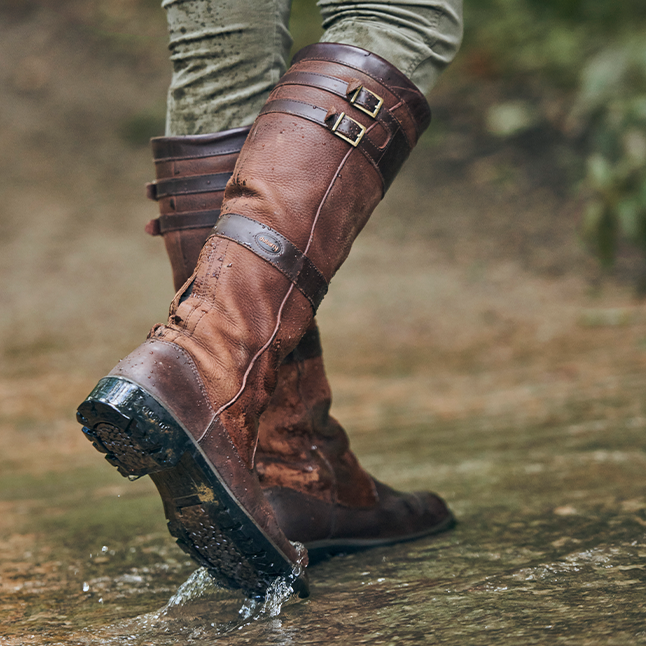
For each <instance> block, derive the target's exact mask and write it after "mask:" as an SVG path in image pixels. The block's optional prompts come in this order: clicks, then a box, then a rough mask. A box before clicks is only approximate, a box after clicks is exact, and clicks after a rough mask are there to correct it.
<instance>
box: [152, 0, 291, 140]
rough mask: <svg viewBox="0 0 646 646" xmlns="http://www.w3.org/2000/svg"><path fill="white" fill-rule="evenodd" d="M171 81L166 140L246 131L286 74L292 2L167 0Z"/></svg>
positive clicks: (265, 0) (284, 0)
mask: <svg viewBox="0 0 646 646" xmlns="http://www.w3.org/2000/svg"><path fill="white" fill-rule="evenodd" d="M162 7H164V9H166V15H167V19H168V30H169V34H170V45H169V49H170V52H171V56H170V59H171V62H172V65H173V76H172V79H171V84H170V87H169V90H168V112H167V119H166V135H167V136H177V135H199V134H206V133H214V132H221V131H223V130H227V129H230V128H239V127H241V126H250V125H251V124H252V123H253V121H254V119H255V118H256V116H257V114H258V112H259V111H260V108H261V107H262V106H263V104H264V103H265V101H266V100H267V96H268V95H269V92H270V91H271V90H272V88H273V87H274V85H275V84H276V83H277V82H278V79H279V78H280V77H281V76H282V74H283V73H284V72H285V69H286V68H287V64H288V59H289V50H290V47H291V44H292V39H291V37H290V35H289V31H288V23H289V13H290V10H291V0H164V1H163V2H162Z"/></svg>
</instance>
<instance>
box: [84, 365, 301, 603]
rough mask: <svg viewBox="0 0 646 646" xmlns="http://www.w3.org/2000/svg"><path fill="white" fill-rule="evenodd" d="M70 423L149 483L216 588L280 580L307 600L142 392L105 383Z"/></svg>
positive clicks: (287, 568)
mask: <svg viewBox="0 0 646 646" xmlns="http://www.w3.org/2000/svg"><path fill="white" fill-rule="evenodd" d="M77 419H78V421H79V423H80V424H82V426H83V432H84V433H85V436H86V437H87V438H88V439H89V440H90V441H91V442H92V444H93V445H94V447H95V448H96V449H97V451H100V452H101V453H105V454H106V455H105V459H106V460H107V461H108V462H109V463H110V464H111V465H113V466H115V467H116V468H117V469H118V471H119V473H120V474H121V475H123V476H125V477H129V478H133V477H140V476H144V475H149V476H150V477H151V478H152V480H153V482H154V483H155V485H156V487H157V490H158V491H159V493H160V495H161V498H162V501H163V503H164V512H165V514H166V519H167V521H168V529H169V531H170V533H171V534H172V535H173V536H174V537H175V538H176V539H177V544H178V545H179V546H180V547H181V548H182V549H183V550H184V551H185V552H187V553H188V554H189V555H190V556H191V557H192V558H193V559H194V560H195V561H197V562H198V563H199V564H200V565H203V566H205V567H207V568H208V569H209V571H210V572H211V573H212V575H213V576H214V577H215V578H216V579H217V580H218V581H219V582H220V583H221V584H223V585H225V586H227V587H229V588H234V589H239V588H241V589H242V590H244V592H245V593H246V594H248V595H249V596H251V597H264V596H265V593H266V591H267V589H268V588H269V586H270V585H271V584H272V583H273V582H274V581H275V580H276V578H278V577H282V578H284V579H285V580H287V582H288V583H289V584H290V585H291V586H292V588H293V589H294V592H296V593H298V594H299V596H301V597H306V596H308V594H309V589H308V583H307V577H306V575H305V572H304V569H303V568H302V567H301V566H300V565H298V564H294V563H292V562H291V561H290V560H289V559H288V558H287V557H286V556H285V554H283V552H282V551H281V550H279V549H278V548H277V547H276V546H275V545H274V543H273V542H272V541H271V539H270V538H269V537H268V536H267V535H266V534H265V533H264V532H263V531H262V529H261V528H260V527H259V526H258V525H257V524H256V523H255V521H254V520H253V518H252V517H251V516H250V515H249V514H248V513H247V512H246V510H245V509H244V508H243V507H242V506H241V504H240V503H239V502H238V501H237V500H236V498H235V497H234V495H233V494H232V492H231V491H230V489H229V488H228V487H227V485H226V483H225V482H224V481H223V479H222V478H221V476H220V474H218V473H217V471H216V470H215V469H214V468H213V466H212V465H211V464H210V462H209V461H208V459H207V458H206V456H205V455H204V454H203V453H202V451H201V450H200V449H199V447H198V446H197V445H196V444H195V442H194V441H193V440H192V438H191V437H190V435H189V434H188V433H187V432H186V431H185V430H184V429H183V428H182V426H181V425H180V424H179V422H178V421H177V420H176V419H175V418H174V416H173V415H172V414H171V413H170V412H169V411H168V410H167V409H166V408H165V407H164V406H163V405H162V404H161V403H160V402H158V401H157V400H156V399H155V398H154V397H153V396H152V395H151V394H150V393H148V392H147V391H146V390H145V389H144V388H142V387H141V386H139V385H138V384H135V383H134V382H131V381H129V380H127V379H124V378H122V377H105V378H104V379H102V380H101V381H100V382H99V383H98V384H97V386H96V388H95V389H94V390H93V391H92V392H91V393H90V395H89V396H88V397H87V399H86V400H85V401H84V402H83V403H82V404H81V405H80V406H79V408H78V412H77ZM295 546H297V544H296V545H295ZM297 549H298V547H297Z"/></svg>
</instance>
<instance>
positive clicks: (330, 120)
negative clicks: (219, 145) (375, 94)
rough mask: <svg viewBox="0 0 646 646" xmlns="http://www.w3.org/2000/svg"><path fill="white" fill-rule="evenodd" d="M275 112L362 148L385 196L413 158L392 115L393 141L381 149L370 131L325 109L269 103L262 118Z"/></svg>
mask: <svg viewBox="0 0 646 646" xmlns="http://www.w3.org/2000/svg"><path fill="white" fill-rule="evenodd" d="M272 112H280V113H284V114H291V115H294V116H297V117H302V118H303V119H308V120H309V121H313V122H314V123H317V124H319V125H320V126H323V127H324V128H326V129H328V130H330V131H331V132H332V133H333V134H335V135H336V136H338V137H340V138H341V139H343V140H344V141H346V142H348V143H349V144H350V145H352V146H354V147H355V148H358V149H359V150H360V151H361V152H362V153H363V154H364V155H365V156H366V158H367V159H368V161H369V162H370V163H371V164H372V165H373V166H374V167H375V169H376V170H377V172H378V173H379V175H380V177H381V179H382V181H383V187H384V193H385V192H386V191H387V190H388V188H389V187H390V185H391V184H392V182H393V180H394V179H395V177H396V176H397V173H398V172H399V169H400V168H401V166H402V164H403V163H404V162H405V161H406V159H407V158H408V155H409V154H410V150H411V149H410V145H409V143H408V140H407V139H406V136H405V135H404V132H403V130H402V129H401V127H399V124H398V123H397V122H396V120H395V119H394V118H393V117H392V115H389V117H390V119H391V120H392V123H389V124H388V126H386V127H387V129H388V130H389V131H390V133H391V137H390V138H389V140H388V141H387V142H386V144H385V145H384V146H383V147H381V148H379V147H378V146H376V145H375V144H374V143H372V141H370V138H369V135H368V130H367V128H366V127H365V126H363V125H362V124H360V123H359V122H358V121H355V120H354V119H352V118H351V117H348V116H347V115H346V114H345V113H344V112H341V113H335V112H333V113H330V112H329V111H328V110H325V109H324V108H319V107H318V106H315V105H310V104H309V103H304V102H302V101H294V100H292V99H275V100H273V101H268V102H267V103H265V105H264V106H263V108H262V110H261V111H260V114H269V113H272ZM382 113H384V114H388V113H387V111H385V110H381V111H380V114H382ZM395 124H396V125H395Z"/></svg>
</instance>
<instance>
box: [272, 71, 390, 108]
mask: <svg viewBox="0 0 646 646" xmlns="http://www.w3.org/2000/svg"><path fill="white" fill-rule="evenodd" d="M280 84H281V85H307V86H309V87H316V88H319V89H320V90H326V91H327V92H331V93H332V94H336V95H337V96H340V97H342V98H344V99H347V100H348V101H349V102H350V103H351V104H352V105H354V106H355V107H356V108H357V109H359V110H361V111H362V112H365V113H366V114H367V115H368V116H370V117H372V118H373V119H376V118H377V115H378V114H379V113H380V112H382V110H381V108H382V106H383V102H384V100H383V98H382V97H381V96H379V95H378V94H376V93H375V92H373V91H372V90H370V89H368V88H367V87H365V86H363V85H361V84H360V83H359V82H358V81H354V82H347V81H344V80H343V79H338V78H335V77H334V76H328V75H327V74H319V73H318V72H287V74H285V75H283V76H282V77H281V79H280ZM353 85H356V87H355V88H353ZM384 112H385V110H384Z"/></svg>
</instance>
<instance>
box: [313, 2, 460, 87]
mask: <svg viewBox="0 0 646 646" xmlns="http://www.w3.org/2000/svg"><path fill="white" fill-rule="evenodd" d="M317 4H318V6H319V8H320V10H321V16H322V17H323V27H324V28H325V33H324V34H323V37H322V38H321V42H324V43H343V44H346V45H354V46H356V47H362V48H363V49H366V50H368V51H369V52H372V53H373V54H377V55H379V56H381V57H382V58H385V59H386V60H387V61H388V62H389V63H391V64H392V65H394V66H395V67H396V68H397V69H398V70H399V71H400V72H402V73H403V74H405V75H406V76H407V77H408V78H409V79H410V80H411V81H412V82H413V83H414V84H415V85H416V86H417V88H418V89H419V90H420V91H421V92H422V94H424V95H425V96H428V95H429V93H430V91H431V89H432V88H433V86H434V85H435V84H436V82H437V80H438V78H439V76H440V74H441V73H442V72H443V71H444V69H445V68H446V67H447V65H448V64H449V63H450V62H451V61H452V60H453V59H454V58H455V55H456V54H457V52H458V49H459V47H460V43H461V41H462V0H400V1H397V0H366V1H364V2H361V1H356V2H355V1H352V0H318V3H317Z"/></svg>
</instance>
